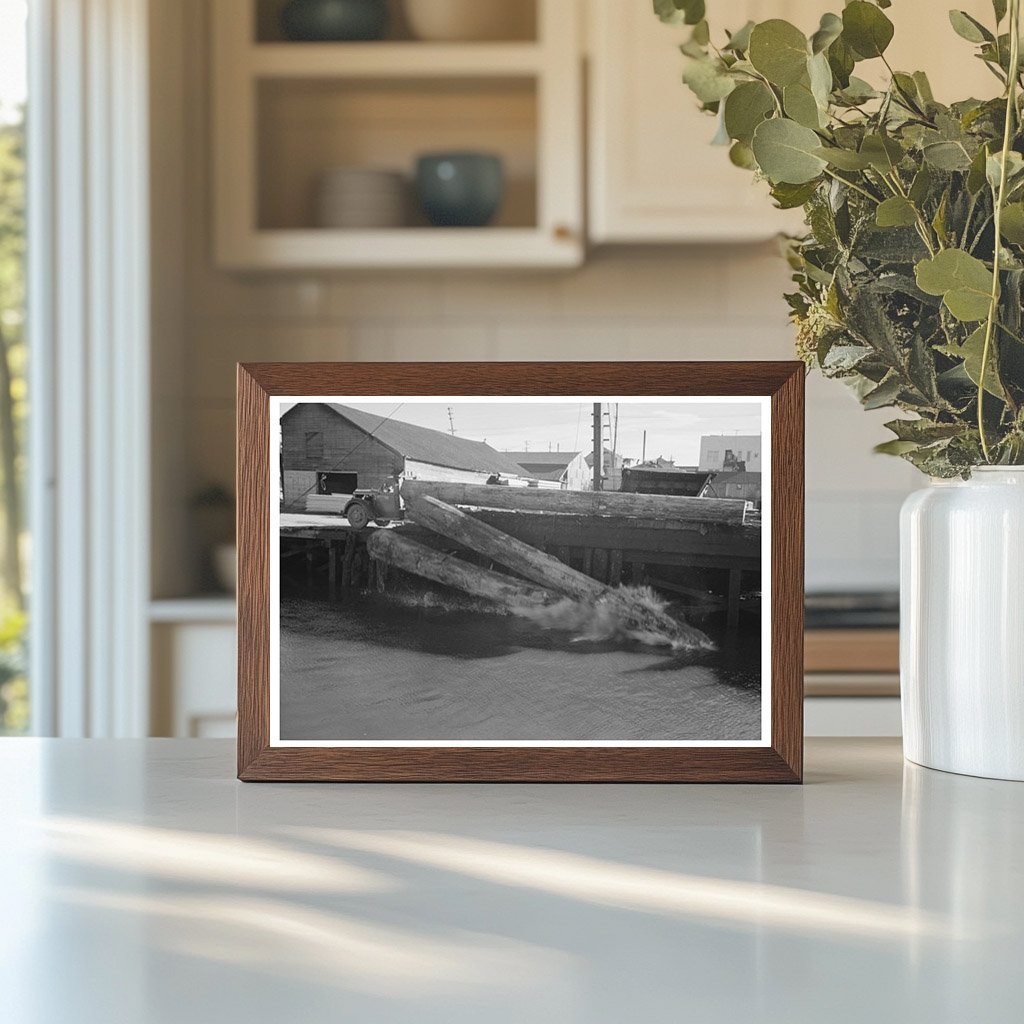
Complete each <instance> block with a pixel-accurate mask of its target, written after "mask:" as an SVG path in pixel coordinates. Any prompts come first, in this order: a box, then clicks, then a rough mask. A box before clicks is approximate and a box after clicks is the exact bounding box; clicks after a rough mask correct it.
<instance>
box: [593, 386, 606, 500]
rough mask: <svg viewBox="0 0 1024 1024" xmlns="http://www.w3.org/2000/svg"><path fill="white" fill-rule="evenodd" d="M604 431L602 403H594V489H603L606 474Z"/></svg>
mask: <svg viewBox="0 0 1024 1024" xmlns="http://www.w3.org/2000/svg"><path fill="white" fill-rule="evenodd" d="M603 434H604V431H603V429H602V425H601V403H600V402H595V403H594V490H595V491H599V490H601V480H602V477H603V476H604V466H603V465H602V463H603V462H604V442H603V439H602V438H603Z"/></svg>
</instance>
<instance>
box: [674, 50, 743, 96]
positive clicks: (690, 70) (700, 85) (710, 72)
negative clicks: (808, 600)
mask: <svg viewBox="0 0 1024 1024" xmlns="http://www.w3.org/2000/svg"><path fill="white" fill-rule="evenodd" d="M683 81H684V82H685V83H686V84H687V85H688V86H689V87H690V91H691V92H692V93H693V94H694V96H696V97H697V99H699V100H700V101H701V103H717V102H718V101H719V100H724V99H725V97H726V96H728V95H729V93H731V92H732V91H733V89H735V88H736V82H735V81H734V80H733V78H732V77H731V76H730V75H729V73H728V72H727V71H726V70H725V69H724V68H723V67H722V65H721V64H720V63H719V62H718V61H717V60H705V59H700V58H694V59H691V60H689V61H688V62H687V64H686V68H685V70H684V71H683Z"/></svg>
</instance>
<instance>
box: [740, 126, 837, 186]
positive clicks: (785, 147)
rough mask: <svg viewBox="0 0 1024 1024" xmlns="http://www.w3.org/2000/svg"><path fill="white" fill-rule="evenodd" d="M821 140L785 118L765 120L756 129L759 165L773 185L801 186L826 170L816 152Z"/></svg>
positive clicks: (755, 154)
mask: <svg viewBox="0 0 1024 1024" xmlns="http://www.w3.org/2000/svg"><path fill="white" fill-rule="evenodd" d="M820 142H821V140H820V139H819V138H818V136H817V135H816V134H815V133H814V132H813V131H811V129H810V128H804V127H803V126H802V125H799V124H796V122H794V121H789V120H787V119H786V118H775V119H774V120H771V121H762V122H761V123H760V124H759V125H758V126H757V129H756V130H755V131H754V138H753V143H752V148H753V150H754V156H755V158H756V159H757V163H758V166H759V167H760V168H761V171H762V173H763V174H764V176H765V177H766V178H767V179H768V180H769V181H770V182H772V183H773V184H777V183H779V182H786V183H787V184H790V185H802V184H804V183H805V182H809V181H813V180H814V179H816V178H817V177H819V175H820V174H821V172H822V171H823V170H824V169H825V161H824V160H822V159H821V157H820V156H818V155H817V153H816V152H815V150H817V149H818V147H819V145H820Z"/></svg>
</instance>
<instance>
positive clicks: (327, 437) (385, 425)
mask: <svg viewBox="0 0 1024 1024" xmlns="http://www.w3.org/2000/svg"><path fill="white" fill-rule="evenodd" d="M495 476H499V477H500V478H501V479H503V480H505V479H508V480H512V481H514V482H517V483H523V484H525V483H527V480H526V479H525V474H524V471H523V469H522V468H521V467H520V466H519V465H518V464H517V463H516V462H515V461H513V460H512V459H510V458H509V457H508V456H507V455H504V454H503V453H501V452H498V451H495V449H493V448H492V447H491V446H490V445H488V444H485V443H484V442H483V441H471V440H469V439H467V438H463V437H455V436H453V435H451V434H446V433H444V432H443V431H440V430H431V429H429V428H428V427H419V426H416V425H414V424H412V423H403V422H401V421H400V420H395V419H390V418H387V417H383V416H376V415H374V414H372V413H367V412H361V411H360V410H358V409H352V408H350V407H348V406H344V405H336V404H334V403H330V402H302V403H299V404H298V405H294V406H292V408H291V409H289V410H288V411H287V412H286V413H285V414H284V415H283V416H282V417H281V477H282V483H283V491H284V493H283V501H284V508H285V509H287V510H290V511H305V509H306V506H307V504H308V502H307V498H308V496H309V495H332V494H338V495H350V494H352V493H353V492H354V491H355V490H356V489H357V488H380V487H384V486H386V485H389V484H395V483H396V482H398V481H400V480H403V479H409V480H443V481H452V482H459V483H487V482H488V480H490V479H492V478H493V477H495Z"/></svg>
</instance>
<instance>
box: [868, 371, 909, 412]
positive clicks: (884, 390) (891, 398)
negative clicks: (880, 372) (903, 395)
mask: <svg viewBox="0 0 1024 1024" xmlns="http://www.w3.org/2000/svg"><path fill="white" fill-rule="evenodd" d="M902 390H903V386H902V383H901V382H900V378H899V377H898V376H897V375H896V374H893V375H892V376H891V377H887V378H886V379H885V380H884V381H882V383H881V384H879V385H878V387H876V388H873V389H872V390H871V391H869V392H868V393H867V394H866V395H864V397H863V398H861V400H860V401H861V405H863V406H864V408H865V409H882V408H884V407H885V406H887V405H893V404H894V403H895V402H896V400H897V399H898V398H899V397H900V392H901V391H902Z"/></svg>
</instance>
